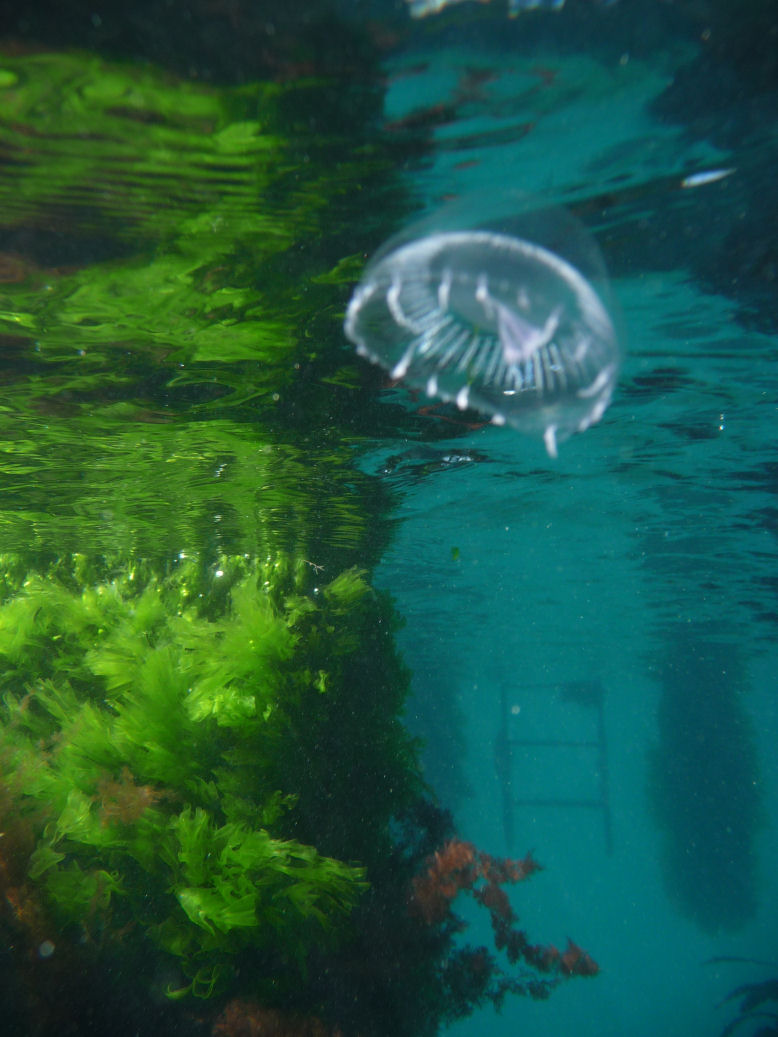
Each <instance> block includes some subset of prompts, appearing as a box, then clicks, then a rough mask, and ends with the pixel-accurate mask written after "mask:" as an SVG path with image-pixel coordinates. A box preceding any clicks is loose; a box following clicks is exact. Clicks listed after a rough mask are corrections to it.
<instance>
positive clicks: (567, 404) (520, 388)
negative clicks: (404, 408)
mask: <svg viewBox="0 0 778 1037" xmlns="http://www.w3.org/2000/svg"><path fill="white" fill-rule="evenodd" d="M458 215H459V217H464V221H465V222H464V226H463V225H462V224H460V226H459V228H456V227H455V226H454V224H455V223H456V222H457V216H458ZM561 252H564V254H565V255H566V256H567V257H568V258H563V255H562V254H560V253H561ZM598 282H599V284H598ZM595 284H598V287H599V289H600V290H599V292H598V291H597V290H596V289H595V287H594V285H595ZM604 298H607V283H606V281H605V275H604V270H603V266H602V262H601V259H600V256H599V252H598V251H597V248H596V246H595V245H594V242H593V241H592V240H591V238H589V236H588V235H586V233H585V232H584V230H583V228H582V227H581V226H580V225H579V224H578V223H577V222H576V221H575V220H574V219H573V218H572V217H571V216H569V215H568V214H565V213H559V212H554V213H548V212H540V213H527V212H525V213H521V214H519V215H518V216H510V217H506V216H505V215H504V214H503V215H500V216H496V217H495V218H494V219H493V220H492V221H491V222H490V224H489V225H486V224H484V223H483V222H479V223H478V224H472V223H470V224H469V225H468V222H467V217H466V216H464V214H463V211H462V210H461V209H457V210H452V212H450V213H449V214H448V215H446V216H444V218H443V220H442V221H441V220H436V221H435V222H434V223H433V221H431V220H426V221H423V222H422V223H420V224H417V225H415V226H414V227H411V228H410V229H409V231H407V232H405V233H404V234H403V235H402V236H401V237H400V238H396V239H392V240H391V241H390V242H388V244H387V245H386V246H384V248H383V249H381V250H380V252H379V253H378V254H377V255H376V256H375V257H374V258H373V259H372V260H371V261H370V263H369V264H368V265H367V267H366V269H365V272H364V275H363V277H362V280H361V282H360V284H359V285H358V286H357V288H356V290H355V292H354V295H353V297H352V299H351V302H350V303H349V307H348V311H347V313H346V320H345V332H346V335H347V336H348V337H349V338H350V339H351V341H352V342H353V343H354V344H355V345H356V348H357V352H358V353H359V354H360V355H361V356H364V357H367V358H368V359H369V360H371V361H373V362H374V363H376V364H380V365H381V366H382V367H384V368H386V369H387V370H388V371H389V373H390V374H391V377H392V378H398V379H400V378H401V379H404V380H405V381H406V382H407V383H408V384H409V385H412V386H415V387H419V388H423V389H424V390H426V392H427V395H429V396H436V397H440V398H441V399H443V400H454V401H456V403H457V405H458V406H459V407H460V408H461V409H464V408H466V407H474V408H475V409H476V410H480V411H482V412H483V413H484V414H488V415H489V416H490V417H491V419H492V421H493V422H495V423H496V424H499V425H502V424H506V423H507V424H509V425H512V426H513V427H514V428H517V429H519V430H520V431H522V432H528V433H532V434H538V435H542V437H543V441H544V443H545V445H546V450H547V451H548V453H549V455H550V456H551V457H556V454H557V443H558V442H561V441H562V440H564V439H567V437H568V436H570V435H572V434H573V433H574V432H582V431H583V430H584V429H586V428H588V427H589V426H590V425H592V424H594V422H596V421H599V419H600V418H601V417H602V415H603V412H604V411H605V408H606V407H607V406H608V403H609V402H610V398H611V394H612V392H613V387H614V384H615V382H616V377H617V374H618V368H619V346H618V341H617V336H616V332H615V330H614V326H613V322H612V320H611V318H610V316H609V314H608V311H607V309H606V307H605V302H604V301H603V300H604Z"/></svg>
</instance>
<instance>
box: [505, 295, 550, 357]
mask: <svg viewBox="0 0 778 1037" xmlns="http://www.w3.org/2000/svg"><path fill="white" fill-rule="evenodd" d="M494 302H495V305H496V307H497V328H498V332H499V336H500V345H501V346H502V355H503V358H504V360H505V363H506V364H518V363H520V362H521V361H523V360H529V358H530V357H531V356H532V355H533V354H534V353H537V351H538V350H539V349H542V348H543V346H545V345H548V343H549V342H550V341H551V339H552V338H553V337H554V334H555V333H556V330H557V328H558V327H559V314H560V308H559V307H557V308H556V309H555V310H554V311H553V312H552V313H551V314H549V317H548V319H547V320H546V323H545V324H544V325H543V327H542V328H538V327H536V326H535V325H534V324H530V322H529V321H528V320H525V319H524V318H523V317H522V316H520V315H519V314H518V313H516V311H515V310H512V309H510V307H508V306H504V305H503V304H502V303H500V302H497V301H496V300H494Z"/></svg>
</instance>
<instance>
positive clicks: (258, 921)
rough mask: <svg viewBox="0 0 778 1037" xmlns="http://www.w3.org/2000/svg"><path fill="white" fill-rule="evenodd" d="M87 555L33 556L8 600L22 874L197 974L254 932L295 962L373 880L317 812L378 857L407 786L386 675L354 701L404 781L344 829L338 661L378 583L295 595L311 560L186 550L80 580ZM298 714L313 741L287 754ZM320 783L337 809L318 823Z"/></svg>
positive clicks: (355, 760) (87, 928)
mask: <svg viewBox="0 0 778 1037" xmlns="http://www.w3.org/2000/svg"><path fill="white" fill-rule="evenodd" d="M89 568H90V566H89V563H87V562H86V561H85V560H83V559H81V560H78V559H76V560H74V562H73V563H72V564H71V566H70V567H65V566H64V565H60V567H59V571H57V572H53V573H49V574H43V575H41V574H34V573H33V574H30V575H29V576H28V577H27V578H25V579H24V581H23V584H22V586H21V587H20V588H19V590H18V593H16V594H14V595H12V596H10V597H9V598H8V599H7V600H6V601H5V603H4V604H3V605H2V606H0V659H1V660H2V664H3V674H2V678H1V679H0V688H1V689H2V703H3V705H2V714H3V717H2V720H3V722H2V730H1V731H0V759H1V760H2V764H3V781H4V786H5V790H6V793H8V794H10V804H12V809H13V811H15V812H17V813H18V815H19V816H21V817H23V818H25V819H26V821H27V822H28V823H30V824H31V825H32V827H33V830H34V832H35V847H34V850H33V852H32V854H31V856H30V858H29V870H28V875H29V879H30V880H31V881H32V883H33V884H34V885H35V886H36V887H37V888H38V889H39V890H40V892H41V895H42V899H43V903H44V905H45V906H46V908H47V910H50V911H52V912H53V913H54V915H55V917H56V918H58V919H59V921H60V924H61V925H63V926H65V927H71V928H72V929H73V930H74V932H76V933H78V932H80V933H82V934H83V935H86V936H87V937H88V938H89V939H93V940H94V939H102V940H108V941H110V940H111V939H113V938H115V937H116V935H117V934H119V933H121V934H125V933H127V932H131V933H132V934H133V935H132V939H133V940H135V941H140V942H141V943H144V942H148V941H150V942H151V944H152V945H154V946H155V947H156V948H157V949H158V950H159V951H161V952H166V953H167V954H169V955H172V956H174V958H175V959H177V960H178V961H179V963H180V965H181V968H182V970H183V972H184V974H185V975H186V976H187V977H188V981H189V982H188V984H186V985H185V987H184V988H183V989H186V990H189V991H191V992H194V993H200V994H210V993H211V992H212V991H213V990H214V989H215V988H218V987H219V986H220V985H221V984H223V982H224V981H225V980H226V979H227V978H228V977H229V976H230V975H231V974H232V968H233V963H234V961H235V957H236V955H238V954H239V953H240V952H241V951H244V950H246V949H249V948H250V949H252V950H253V951H254V952H256V951H260V952H262V953H265V954H269V955H271V956H272V957H273V958H276V959H278V960H281V961H283V962H284V963H285V968H286V969H288V968H291V969H292V972H294V971H298V972H299V971H301V970H304V968H305V962H306V958H307V956H308V954H309V953H310V951H311V949H312V948H314V947H317V948H321V946H322V945H323V944H325V943H326V941H327V940H330V939H333V938H336V937H338V935H340V936H343V934H344V933H345V932H347V931H348V924H347V923H348V916H349V913H350V911H351V909H352V908H353V906H354V905H355V904H356V903H357V901H358V899H359V897H360V895H361V893H362V891H363V890H364V889H365V888H366V883H365V874H366V873H365V868H364V867H363V866H361V865H359V864H355V863H351V862H350V861H343V860H339V859H337V858H336V857H334V856H331V855H327V854H326V853H323V852H320V849H318V848H316V846H315V840H316V836H317V832H316V831H315V829H316V828H317V827H318V828H319V830H320V833H319V834H321V841H322V842H324V843H329V844H331V845H333V846H334V845H335V844H336V843H338V842H339V843H340V847H341V849H344V848H346V847H347V846H349V845H356V844H357V842H358V843H359V845H361V846H362V847H363V848H364V849H366V850H368V853H369V844H370V843H372V846H373V853H374V854H376V855H380V853H381V852H382V848H383V847H384V846H385V844H386V839H387V838H388V837H387V835H386V831H385V829H386V826H387V824H388V821H389V816H390V814H391V813H392V811H393V810H394V809H396V808H397V807H398V806H399V805H401V803H402V799H403V796H405V797H406V799H407V798H408V796H410V794H411V789H412V782H411V784H409V783H408V781H409V778H408V775H409V774H410V773H411V770H410V769H409V768H408V766H407V765H408V764H409V763H412V761H413V754H412V749H411V745H410V743H409V742H408V739H407V736H405V735H404V733H403V731H402V729H401V727H400V726H399V725H398V724H397V723H396V721H395V718H394V716H393V712H394V711H395V709H396V705H397V701H396V695H395V699H394V700H392V699H391V697H390V701H389V703H388V707H389V708H388V709H386V708H383V709H381V710H380V711H378V710H375V709H374V710H373V712H372V717H371V710H370V708H369V702H368V709H367V710H366V711H365V712H364V713H363V715H362V716H361V717H360V719H359V723H360V724H361V725H362V726H366V734H368V735H369V737H370V738H371V739H374V740H375V746H374V750H373V751H374V752H375V753H376V755H377V758H378V760H379V761H380V765H386V766H388V767H390V768H393V769H394V771H395V774H394V780H395V783H396V786H397V788H396V789H395V790H393V791H390V792H385V793H384V795H383V796H382V794H381V792H380V789H376V788H375V787H373V788H371V790H370V795H371V803H372V807H373V815H372V820H369V821H367V820H366V819H365V818H364V816H361V815H360V816H359V817H358V824H359V825H360V826H361V827H362V828H364V830H365V832H364V833H363V837H362V839H361V840H358V841H352V839H351V836H350V835H349V836H346V837H345V838H344V837H343V834H342V832H343V829H344V828H345V829H346V830H347V831H349V832H350V831H352V830H353V829H354V827H355V825H354V822H353V821H352V822H351V823H348V822H347V821H346V820H345V818H346V816H347V815H348V814H349V813H351V812H352V808H353V801H354V799H355V798H356V800H357V801H358V800H359V796H360V793H359V792H358V791H357V792H356V794H353V790H352V792H351V794H350V792H349V787H348V783H349V781H352V782H353V781H354V779H355V778H357V779H358V775H359V772H360V768H361V767H364V766H365V763H366V761H365V760H364V759H360V749H359V745H357V746H356V747H355V746H350V745H349V743H348V741H345V742H344V743H343V745H342V746H341V747H340V754H341V756H343V755H344V754H345V756H346V757H347V759H346V760H345V761H341V762H339V761H338V759H337V758H335V757H333V756H331V755H329V754H328V750H327V747H328V746H329V745H332V744H334V743H335V741H336V740H337V739H338V738H340V737H341V736H342V735H343V731H342V730H341V729H340V719H341V717H342V715H343V709H344V707H345V709H346V710H347V711H348V710H349V708H350V705H349V703H350V702H351V700H352V699H353V696H354V694H355V692H356V689H354V688H351V687H350V686H349V679H348V675H347V671H348V667H349V664H350V660H351V661H352V662H353V659H354V657H355V656H358V655H359V654H360V652H361V650H362V634H363V632H364V629H365V624H366V623H368V624H372V623H375V622H376V620H378V619H380V611H381V610H380V605H379V603H378V601H377V599H376V597H375V595H374V592H373V591H372V590H371V589H370V587H369V585H368V584H367V583H366V581H365V579H364V575H363V574H361V573H360V572H358V571H355V570H351V571H348V572H344V573H342V574H341V575H340V576H338V577H337V578H336V579H334V580H332V581H330V583H329V584H328V585H326V586H324V587H322V589H321V591H320V593H318V594H316V595H312V594H310V593H305V592H304V589H305V583H306V580H307V575H308V573H307V571H308V568H309V567H308V566H307V564H306V563H292V562H291V560H290V559H288V558H285V557H277V558H276V559H273V560H269V561H266V562H259V561H256V560H250V559H246V558H245V557H243V556H238V557H233V558H224V559H222V560H221V561H220V563H219V565H218V566H217V567H216V568H215V569H212V570H210V571H204V569H203V567H202V566H200V565H199V563H198V562H197V561H196V560H184V561H182V562H181V563H180V564H179V565H178V566H177V567H176V568H175V570H174V571H173V572H172V573H171V574H169V575H168V576H167V577H165V578H158V577H155V576H153V575H149V574H144V573H143V572H141V571H140V569H139V568H130V567H128V568H125V569H124V570H123V571H117V572H115V573H114V576H113V578H112V579H110V580H103V581H102V582H96V583H91V584H86V585H84V586H82V587H80V586H79V585H78V582H77V579H76V576H77V574H79V572H80V575H81V576H83V575H84V574H85V573H84V569H86V570H89ZM371 719H372V720H373V721H375V723H374V724H373V726H372V728H371V726H370V723H371ZM302 729H307V730H308V731H309V732H310V735H309V738H313V739H315V740H316V741H317V743H318V744H319V745H320V751H319V754H318V756H317V757H314V758H312V757H310V756H308V754H307V752H302V753H301V751H300V750H301V744H302V745H308V744H309V738H306V739H304V740H303V741H302V743H301V739H300V731H301V730H302ZM382 743H383V751H382ZM362 744H363V747H364V748H368V746H367V744H366V743H365V742H364V739H363V740H362ZM391 755H393V756H394V762H393V763H392V761H391V759H390V756H391ZM339 766H340V767H341V768H342V770H343V774H342V775H341V776H340V777H339V778H338V779H337V780H335V781H333V778H334V777H335V776H336V772H337V771H338V767H339ZM403 768H405V770H404V769H403ZM403 775H405V776H403ZM317 784H320V785H321V786H326V790H325V792H326V800H327V806H328V809H329V815H330V816H329V818H328V819H327V821H326V822H324V823H319V824H318V825H317V823H316V813H317V809H318V806H319V805H320V802H321V801H320V799H319V798H318V796H317V794H316V792H315V791H314V790H315V786H316V785H317ZM336 790H337V795H342V796H343V797H345V798H343V799H341V800H340V801H338V799H337V796H336V795H335V792H336ZM318 791H319V793H321V791H322V790H321V787H320V788H319V790H318ZM6 809H7V810H9V809H11V807H9V805H8V804H6ZM333 821H334V823H335V829H336V830H337V831H338V832H339V833H340V834H339V835H338V836H337V837H336V835H335V831H334V830H333ZM295 827H300V828H301V829H304V830H305V832H306V835H307V836H308V837H309V838H310V839H311V840H312V841H311V842H305V841H301V840H300V839H298V838H294V837H293V836H292V835H291V834H290V833H292V832H293V831H294V829H295ZM344 926H345V928H344Z"/></svg>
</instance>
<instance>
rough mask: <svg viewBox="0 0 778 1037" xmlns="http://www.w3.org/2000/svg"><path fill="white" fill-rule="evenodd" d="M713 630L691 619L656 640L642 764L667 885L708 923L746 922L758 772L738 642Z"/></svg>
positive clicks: (710, 928) (753, 886)
mask: <svg viewBox="0 0 778 1037" xmlns="http://www.w3.org/2000/svg"><path fill="white" fill-rule="evenodd" d="M715 634H716V632H715V631H713V630H711V629H710V628H709V627H708V626H702V625H699V624H697V625H693V626H689V627H687V628H684V629H683V630H680V631H678V632H674V633H673V634H672V635H671V637H670V638H669V641H668V642H666V643H665V644H664V645H663V649H662V656H661V661H659V663H658V665H657V667H656V669H657V671H658V676H659V682H660V686H661V688H662V694H661V698H660V702H659V715H658V723H659V744H658V745H657V746H656V748H655V749H654V750H653V752H652V753H651V758H650V768H649V775H650V778H649V780H650V789H649V793H650V798H651V804H652V807H653V810H654V815H655V817H656V819H657V821H658V822H659V824H660V826H661V828H662V837H663V840H662V841H663V857H664V862H663V863H664V867H665V881H666V885H667V890H668V894H669V896H670V897H671V899H672V900H673V901H674V902H675V904H676V905H677V906H678V908H679V910H680V911H681V912H682V913H683V914H684V915H686V916H687V917H688V918H690V919H692V921H694V922H696V923H697V924H698V925H699V926H700V927H701V928H702V929H704V930H705V931H707V932H716V931H719V930H732V929H737V928H739V927H741V926H742V925H744V924H745V923H746V922H747V921H748V920H749V919H750V918H751V917H752V915H753V914H754V912H755V910H756V907H757V900H758V893H759V891H758V886H757V876H756V854H755V845H754V844H755V841H756V836H757V830H758V825H759V820H760V796H759V786H760V775H759V769H758V764H757V758H756V752H755V746H754V740H753V736H752V730H751V724H750V720H749V717H748V715H747V713H746V710H745V708H744V691H745V690H746V680H747V678H746V674H745V665H744V662H743V659H742V656H741V655H740V653H739V651H738V647H737V645H736V644H731V643H723V642H722V641H720V640H717V639H716V637H715Z"/></svg>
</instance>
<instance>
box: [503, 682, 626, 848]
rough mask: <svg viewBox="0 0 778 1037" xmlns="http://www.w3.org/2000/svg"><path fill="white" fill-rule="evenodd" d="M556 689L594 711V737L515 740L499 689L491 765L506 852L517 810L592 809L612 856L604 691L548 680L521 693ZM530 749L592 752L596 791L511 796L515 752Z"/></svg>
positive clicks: (599, 686) (590, 685) (589, 685)
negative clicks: (496, 782) (498, 788)
mask: <svg viewBox="0 0 778 1037" xmlns="http://www.w3.org/2000/svg"><path fill="white" fill-rule="evenodd" d="M549 688H557V689H559V690H560V692H561V694H562V697H563V699H566V700H568V701H571V702H576V703H578V704H579V705H580V706H583V707H586V708H592V709H593V710H594V711H595V736H594V737H593V738H582V739H570V738H558V739H556V738H517V737H514V736H513V732H512V731H511V719H512V713H511V711H510V710H509V708H508V701H507V696H506V694H505V687H504V686H502V687H501V688H500V707H501V708H500V726H499V728H498V731H497V737H496V739H495V744H494V763H495V769H496V771H497V777H498V779H499V781H500V786H501V789H502V800H503V802H502V812H503V827H504V830H505V841H506V843H507V846H508V852H509V853H511V852H513V841H514V810H515V808H516V807H542V808H546V807H550V808H559V807H562V808H565V807H566V808H571V809H578V808H581V809H584V810H595V811H598V812H601V814H602V822H603V833H604V836H605V849H606V851H607V853H608V854H611V853H613V825H612V819H611V809H610V800H609V777H608V743H607V737H606V731H605V689H604V688H603V686H602V684H601V683H600V681H598V680H588V681H582V680H579V681H561V682H560V681H551V682H548V683H543V684H531V685H524V686H523V688H522V690H531V689H543V690H547V689H549ZM521 748H524V749H530V748H551V749H559V750H562V751H563V750H566V749H575V750H579V749H592V750H594V752H595V759H596V764H595V766H596V773H597V783H596V784H597V789H596V794H595V795H593V796H582V797H576V796H571V797H569V798H568V797H564V796H550V797H522V796H517V795H514V792H513V786H514V773H513V772H514V763H515V762H516V757H515V755H514V750H516V749H521Z"/></svg>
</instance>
